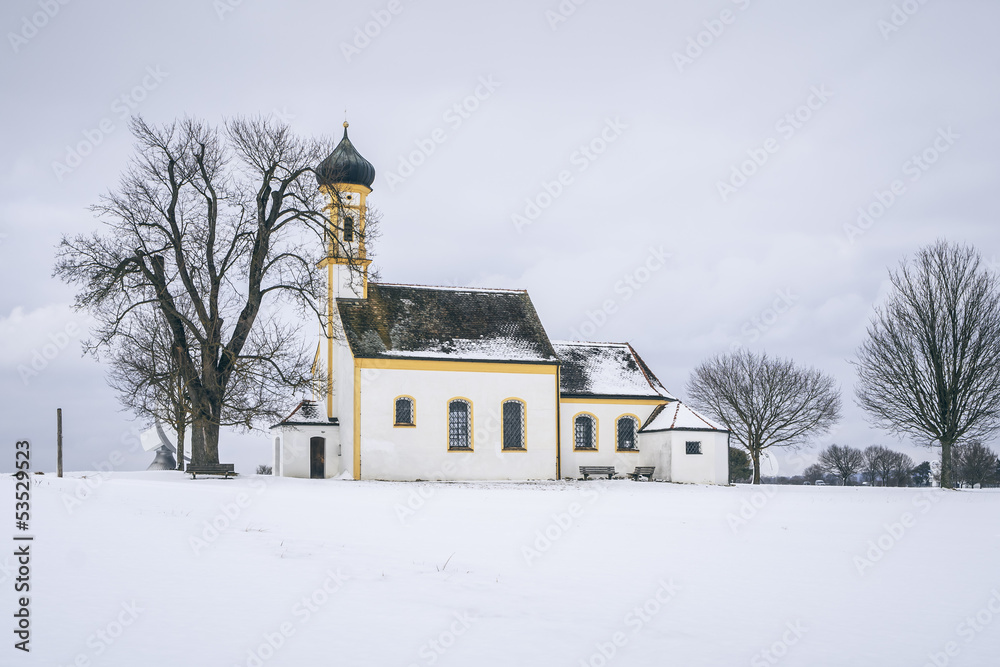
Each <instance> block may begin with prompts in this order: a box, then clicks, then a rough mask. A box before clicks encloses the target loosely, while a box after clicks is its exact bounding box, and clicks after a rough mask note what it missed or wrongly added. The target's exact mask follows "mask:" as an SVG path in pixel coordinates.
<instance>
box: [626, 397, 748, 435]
mask: <svg viewBox="0 0 1000 667" xmlns="http://www.w3.org/2000/svg"><path fill="white" fill-rule="evenodd" d="M641 430H642V431H643V432H649V431H721V432H723V433H728V432H729V431H728V430H727V429H726V427H725V426H722V425H720V424H716V423H715V422H713V421H712V420H710V419H708V418H707V417H703V416H701V415H700V414H698V413H697V412H695V411H694V410H692V409H691V408H689V407H688V406H686V405H684V404H683V403H681V402H680V401H675V402H673V403H670V404H668V405H659V406H657V407H656V409H655V410H653V413H652V414H651V415H649V419H647V420H646V423H645V425H644V426H643V427H642V429H641Z"/></svg>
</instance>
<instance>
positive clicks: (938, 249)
mask: <svg viewBox="0 0 1000 667" xmlns="http://www.w3.org/2000/svg"><path fill="white" fill-rule="evenodd" d="M889 277H890V281H891V283H892V288H893V289H892V293H891V294H890V296H889V298H888V300H887V302H886V303H885V304H884V305H882V306H879V307H876V309H875V315H874V317H873V318H872V321H871V323H870V324H869V326H868V338H867V339H866V340H865V342H864V343H863V344H862V345H861V347H860V348H859V349H858V358H857V360H856V361H855V367H856V369H857V372H858V384H857V387H856V393H857V400H858V404H859V405H860V406H861V407H862V408H864V410H865V411H867V412H868V414H869V416H870V418H871V419H872V421H873V422H874V423H875V424H876V425H877V426H879V427H881V428H884V429H887V430H888V431H890V432H892V433H894V434H896V435H898V436H909V437H911V438H913V439H914V440H915V441H916V442H917V443H919V444H923V445H928V446H937V447H940V448H941V485H942V486H944V487H950V486H952V484H953V479H952V461H951V448H952V446H953V445H955V444H956V443H958V442H961V441H963V440H970V439H976V438H986V437H988V436H989V435H991V434H993V433H994V432H996V430H997V428H998V426H1000V285H998V281H997V277H996V276H994V275H993V274H991V273H990V272H989V271H987V270H986V268H985V267H983V266H982V265H981V262H980V257H979V254H978V253H977V252H976V250H975V249H974V248H972V247H969V246H965V245H951V244H949V243H947V242H945V241H938V242H937V243H935V244H933V245H931V246H928V247H925V248H923V249H921V250H920V251H919V252H918V253H917V254H916V257H914V258H913V259H912V260H910V261H905V260H904V261H903V262H902V263H901V265H900V266H899V268H898V269H897V270H895V271H891V272H890V274H889Z"/></svg>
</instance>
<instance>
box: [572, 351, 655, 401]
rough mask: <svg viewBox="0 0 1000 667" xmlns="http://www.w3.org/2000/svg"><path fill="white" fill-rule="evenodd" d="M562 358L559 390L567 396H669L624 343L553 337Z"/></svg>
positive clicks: (643, 363) (634, 352)
mask: <svg viewBox="0 0 1000 667" xmlns="http://www.w3.org/2000/svg"><path fill="white" fill-rule="evenodd" d="M552 346H553V347H554V348H555V351H556V354H558V355H559V359H560V361H562V370H561V371H560V382H559V391H560V393H561V394H562V395H563V396H565V397H568V398H585V397H592V396H594V397H596V396H604V397H621V398H662V399H664V400H673V398H674V397H673V396H671V395H670V393H669V392H668V391H667V390H666V389H665V388H664V387H663V385H662V384H660V381H659V380H657V379H656V376H655V375H653V371H651V370H650V369H649V366H647V365H646V364H645V362H643V360H642V359H641V358H640V357H639V355H638V354H636V351H635V350H633V349H632V346H631V345H629V344H628V343H581V342H570V341H553V342H552Z"/></svg>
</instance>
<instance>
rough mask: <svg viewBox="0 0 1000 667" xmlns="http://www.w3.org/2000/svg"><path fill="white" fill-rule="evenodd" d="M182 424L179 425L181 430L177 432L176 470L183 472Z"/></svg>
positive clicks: (183, 434)
mask: <svg viewBox="0 0 1000 667" xmlns="http://www.w3.org/2000/svg"><path fill="white" fill-rule="evenodd" d="M185 430H186V429H185V428H184V424H183V423H181V428H180V430H179V431H177V469H178V470H184V436H185V433H184V431H185Z"/></svg>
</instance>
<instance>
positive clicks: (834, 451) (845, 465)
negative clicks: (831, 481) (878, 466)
mask: <svg viewBox="0 0 1000 667" xmlns="http://www.w3.org/2000/svg"><path fill="white" fill-rule="evenodd" d="M864 464H865V456H864V454H862V453H861V450H860V449H855V448H854V447H848V446H846V445H845V446H840V445H830V446H829V447H827V448H826V449H824V450H823V451H822V452H820V453H819V466H820V468H821V469H822V470H823V471H824V472H828V473H831V474H833V475H836V476H837V477H839V478H840V479H841V481H842V482H843V483H844V486H847V482H848V481H849V480H850V479H851V477H852V476H853V475H855V474H857V473H858V472H860V471H861V469H862V468H863V467H864Z"/></svg>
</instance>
